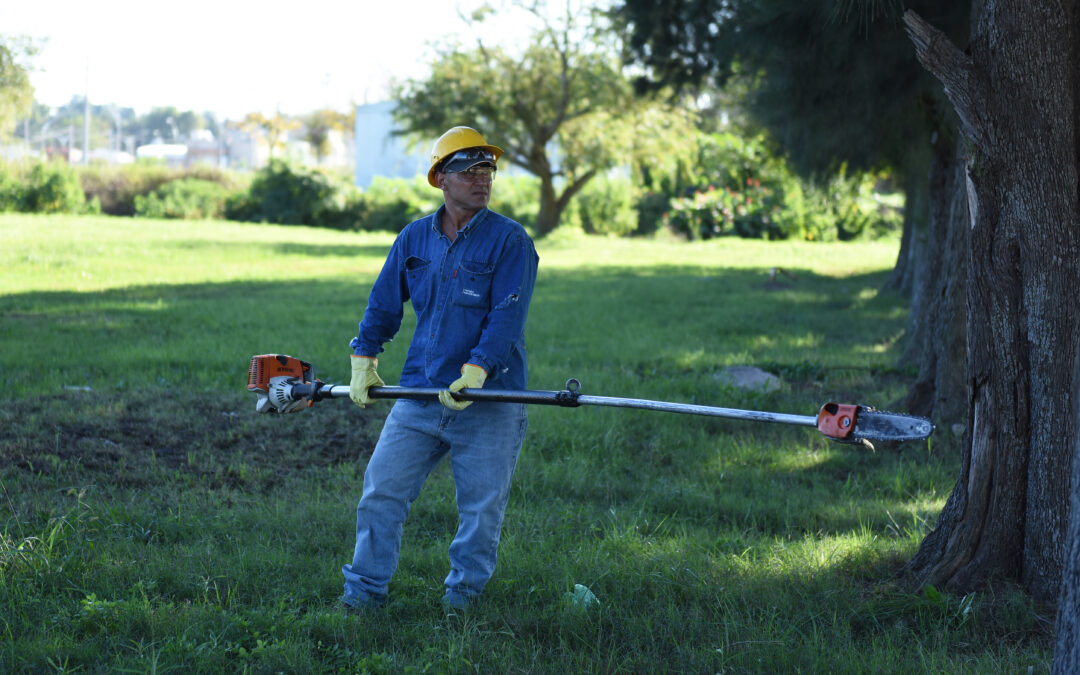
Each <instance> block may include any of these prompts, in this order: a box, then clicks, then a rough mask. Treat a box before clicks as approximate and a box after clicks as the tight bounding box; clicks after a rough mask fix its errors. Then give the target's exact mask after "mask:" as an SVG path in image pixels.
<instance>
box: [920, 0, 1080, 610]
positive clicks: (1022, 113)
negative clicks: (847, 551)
mask: <svg viewBox="0 0 1080 675" xmlns="http://www.w3.org/2000/svg"><path fill="white" fill-rule="evenodd" d="M977 4H978V3H977ZM904 21H905V24H906V25H907V28H908V32H909V35H910V36H911V38H912V41H913V42H914V43H915V46H916V55H917V57H918V59H919V61H920V62H921V63H922V64H923V66H924V67H925V68H927V70H929V71H930V72H931V73H932V74H933V75H934V76H935V77H937V78H938V79H939V80H940V81H941V82H942V83H943V84H944V85H945V90H946V93H947V95H948V97H949V100H950V101H951V102H952V104H953V106H954V107H955V109H956V112H957V114H958V115H959V118H960V123H961V129H962V133H963V136H964V139H965V145H966V161H965V169H966V176H965V179H966V180H965V182H966V192H967V201H968V211H969V214H968V217H969V225H970V230H969V232H968V235H969V237H970V252H969V255H968V260H967V267H968V284H969V285H968V292H967V349H966V352H967V393H966V407H967V409H968V414H967V422H966V431H965V433H964V441H963V444H962V445H963V447H962V452H963V463H962V467H961V470H960V476H959V478H958V480H957V483H956V485H955V487H954V488H953V492H952V494H951V495H950V497H949V499H948V501H947V503H946V505H945V508H944V509H943V510H942V513H941V516H940V518H939V520H938V523H937V525H936V527H935V529H934V530H933V531H932V532H931V533H930V534H929V535H928V536H927V537H926V539H925V540H924V541H923V543H922V545H921V547H920V549H919V551H918V553H917V554H916V556H915V557H914V558H913V559H912V560H911V562H910V563H909V565H908V571H909V572H910V573H911V574H912V575H913V577H914V579H915V580H916V581H917V582H918V583H920V584H923V583H933V584H935V585H938V586H941V587H944V588H947V589H950V590H953V591H957V592H962V591H969V590H971V589H973V588H977V587H979V586H981V585H982V584H984V583H985V582H986V581H988V580H989V579H990V578H991V577H1001V578H1005V579H1011V580H1015V581H1016V582H1018V583H1019V584H1021V585H1022V587H1023V588H1025V589H1026V590H1027V591H1028V592H1029V593H1030V594H1031V595H1032V596H1033V597H1034V598H1035V599H1036V600H1039V601H1041V602H1045V603H1047V604H1051V605H1052V604H1054V603H1055V602H1056V601H1057V598H1058V590H1059V585H1060V580H1061V575H1062V570H1063V567H1064V561H1065V532H1066V523H1067V517H1068V505H1069V501H1068V496H1069V488H1070V480H1071V478H1070V469H1071V467H1072V458H1073V455H1074V445H1075V439H1076V431H1077V415H1076V405H1075V401H1074V398H1075V397H1076V391H1075V388H1074V382H1073V380H1074V365H1075V362H1076V359H1077V353H1076V345H1077V344H1078V343H1080V324H1078V320H1077V318H1076V317H1075V316H1074V314H1075V312H1073V311H1072V309H1073V308H1074V307H1075V304H1076V300H1075V298H1076V291H1077V289H1078V288H1080V226H1078V223H1080V210H1078V171H1077V126H1078V117H1077V107H1076V98H1077V90H1078V87H1077V82H1078V79H1077V77H1078V72H1077V69H1078V66H1077V64H1078V61H1080V59H1078V49H1077V43H1078V30H1077V26H1076V0H1060V1H1058V2H1051V1H1050V0H1029V1H1026V2H1021V1H1020V0H985V2H984V3H982V6H981V7H977V9H976V12H975V14H974V21H973V29H972V37H971V42H970V47H969V53H970V56H969V55H968V54H965V53H964V52H962V51H960V50H959V49H957V48H956V47H955V46H954V45H953V44H952V43H951V42H949V40H948V38H946V37H945V35H943V34H942V33H941V32H940V31H937V30H936V29H934V28H933V27H932V26H930V25H929V24H927V23H926V22H925V21H923V20H922V18H920V17H919V16H918V15H916V14H914V13H913V12H910V11H909V12H908V13H907V14H905V17H904Z"/></svg>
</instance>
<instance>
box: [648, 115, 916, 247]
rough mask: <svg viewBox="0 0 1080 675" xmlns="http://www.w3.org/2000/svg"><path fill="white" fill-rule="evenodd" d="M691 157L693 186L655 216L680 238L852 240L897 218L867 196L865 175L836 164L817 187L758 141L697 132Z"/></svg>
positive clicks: (870, 190) (869, 185) (869, 183)
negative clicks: (695, 156)
mask: <svg viewBox="0 0 1080 675" xmlns="http://www.w3.org/2000/svg"><path fill="white" fill-rule="evenodd" d="M699 162H700V166H699V171H700V175H699V176H698V177H697V183H698V184H696V185H694V186H692V187H690V188H689V189H688V190H687V191H686V192H685V193H684V195H683V196H680V197H676V198H673V199H671V200H670V203H669V208H668V210H667V211H666V212H665V213H664V214H663V216H662V218H661V224H662V225H663V226H664V227H667V228H668V229H669V230H671V231H672V232H674V233H675V234H678V235H680V236H683V237H686V238H687V239H711V238H713V237H719V236H739V237H747V238H755V239H787V238H798V239H807V240H835V239H852V238H854V237H857V236H860V235H862V234H864V233H868V232H872V233H875V234H878V233H880V232H881V231H884V230H888V229H891V228H895V227H897V226H898V225H899V223H900V214H899V212H898V211H897V210H896V209H892V208H886V207H883V206H882V205H881V204H880V203H879V202H878V200H877V199H876V198H875V193H874V183H875V180H876V177H875V176H873V175H872V174H857V175H853V176H848V175H847V171H846V168H845V167H841V169H840V171H839V172H838V173H837V174H836V175H834V176H833V177H831V179H830V180H829V181H828V182H827V183H826V184H825V185H823V186H817V185H814V184H813V183H805V182H804V181H802V180H801V179H800V178H799V177H798V176H796V175H795V174H794V173H793V172H792V171H791V169H790V168H789V167H788V166H787V163H786V162H785V161H784V160H783V159H781V158H777V157H776V156H774V155H772V154H770V153H769V152H768V151H767V148H766V147H765V143H764V140H763V139H761V138H756V139H743V138H740V137H738V136H735V135H732V134H715V135H712V136H707V137H704V140H703V141H702V143H701V150H700V158H699ZM704 179H711V180H710V181H709V182H705V183H701V181H703V180H704Z"/></svg>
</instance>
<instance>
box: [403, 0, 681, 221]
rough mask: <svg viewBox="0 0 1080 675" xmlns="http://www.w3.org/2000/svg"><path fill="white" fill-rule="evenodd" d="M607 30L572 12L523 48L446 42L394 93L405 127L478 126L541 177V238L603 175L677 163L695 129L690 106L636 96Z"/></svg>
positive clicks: (432, 132) (426, 130)
mask: <svg viewBox="0 0 1080 675" xmlns="http://www.w3.org/2000/svg"><path fill="white" fill-rule="evenodd" d="M533 11H534V13H536V15H537V16H540V10H539V8H535V7H534V8H533ZM606 35H607V34H605V33H604V32H603V31H601V30H600V26H599V25H598V24H589V25H588V26H583V27H579V26H578V25H577V23H576V22H575V21H574V19H573V18H572V17H571V16H569V15H568V16H566V17H565V19H563V20H562V21H561V22H560V23H559V24H558V25H555V24H554V23H552V22H549V21H546V20H545V21H544V26H543V28H542V29H541V30H538V31H537V32H535V33H534V34H533V35H532V36H531V38H530V40H529V42H528V44H527V45H526V46H525V48H524V50H523V51H522V52H521V53H520V54H515V53H511V52H509V51H508V50H506V49H502V48H490V47H487V46H485V45H484V44H483V43H480V44H479V45H478V46H477V47H476V48H474V49H465V48H463V47H462V46H460V45H455V46H452V47H450V48H448V49H445V50H443V52H442V54H441V56H440V58H439V59H438V60H437V61H436V62H435V63H434V64H433V65H432V70H431V75H430V77H428V78H427V79H426V80H410V81H408V82H406V83H405V84H404V85H402V86H400V87H398V88H397V90H396V91H395V93H394V97H395V98H396V99H397V100H398V107H397V109H396V110H395V118H396V121H397V123H398V124H399V125H400V131H401V133H405V134H409V135H412V136H413V137H417V138H426V139H433V138H435V137H437V136H438V135H439V134H441V133H442V132H443V131H445V130H446V129H448V128H450V127H453V126H457V125H461V124H464V125H466V126H472V127H475V128H477V129H478V130H479V131H480V132H481V133H483V134H484V136H485V138H487V139H488V140H489V141H490V142H493V143H495V144H496V145H499V146H500V147H502V148H503V149H504V150H505V151H506V154H505V155H504V158H505V159H507V160H509V161H510V162H511V163H512V164H514V165H516V166H519V167H521V168H523V169H525V170H526V171H528V172H529V173H531V174H533V175H535V176H536V177H537V178H539V182H540V199H539V202H540V210H539V213H538V215H537V221H536V229H537V232H538V233H539V234H540V235H541V236H543V235H545V234H547V233H548V232H551V231H552V230H553V229H555V227H557V226H558V224H559V220H560V217H561V215H562V213H563V211H564V210H565V209H566V207H567V205H568V204H569V203H570V200H571V199H573V197H574V196H575V195H576V194H578V193H579V192H580V191H581V189H582V188H583V187H584V186H585V185H586V184H587V183H588V182H589V181H590V180H591V179H592V178H593V177H595V176H597V175H598V174H600V173H602V172H605V171H608V170H610V169H613V168H615V167H620V166H623V167H634V168H641V167H646V166H647V167H649V168H651V170H652V171H653V172H654V173H657V172H661V171H664V170H671V169H672V167H673V162H674V161H675V159H676V158H677V156H678V155H679V152H680V149H681V148H682V147H684V146H683V145H682V144H680V142H679V140H680V139H685V138H686V136H687V135H688V134H689V133H691V131H692V124H691V120H690V119H689V117H688V116H687V115H686V114H685V113H681V112H679V111H678V110H676V109H675V108H673V107H670V106H667V105H664V104H661V103H657V102H652V101H643V100H639V99H637V98H635V96H634V92H633V88H632V86H631V83H630V81H629V80H628V78H627V77H626V76H625V75H624V74H623V72H622V67H621V65H620V63H619V62H618V60H617V59H616V58H615V56H614V55H615V53H616V52H615V49H614V47H613V46H611V45H609V44H608V42H607V37H606Z"/></svg>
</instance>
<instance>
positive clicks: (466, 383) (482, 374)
mask: <svg viewBox="0 0 1080 675" xmlns="http://www.w3.org/2000/svg"><path fill="white" fill-rule="evenodd" d="M485 381H487V371H486V370H484V369H483V368H481V367H480V366H474V365H473V364H471V363H466V364H465V365H463V366H462V367H461V377H459V378H458V379H456V380H454V381H453V382H451V383H450V386H449V387H448V388H446V389H443V390H442V391H440V392H439V402H440V403H442V404H443V405H444V406H446V407H447V408H450V409H451V410H464V409H465V408H468V407H469V405H471V404H472V401H457V400H455V399H454V397H453V396H451V395H450V394H452V393H453V392H456V391H461V390H462V389H480V388H482V387H483V386H484V382H485Z"/></svg>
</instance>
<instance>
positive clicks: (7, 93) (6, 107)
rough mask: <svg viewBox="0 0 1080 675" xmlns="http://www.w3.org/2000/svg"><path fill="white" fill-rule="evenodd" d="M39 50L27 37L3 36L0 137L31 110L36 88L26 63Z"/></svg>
mask: <svg viewBox="0 0 1080 675" xmlns="http://www.w3.org/2000/svg"><path fill="white" fill-rule="evenodd" d="M36 51H37V50H36V48H35V47H34V45H33V43H31V42H30V40H29V39H28V38H25V37H8V36H5V35H0V138H5V137H6V136H7V135H8V134H10V133H11V131H12V129H13V127H14V125H15V121H16V120H18V119H19V118H20V117H22V116H24V115H26V114H28V113H29V112H30V111H31V107H32V104H33V101H34V87H33V85H32V84H30V72H29V66H28V65H27V62H28V61H29V59H31V58H32V57H33V56H34V54H35V53H36Z"/></svg>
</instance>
